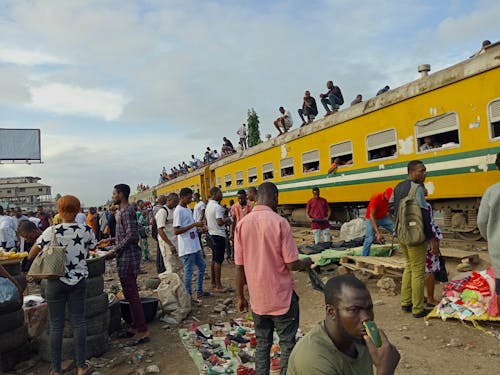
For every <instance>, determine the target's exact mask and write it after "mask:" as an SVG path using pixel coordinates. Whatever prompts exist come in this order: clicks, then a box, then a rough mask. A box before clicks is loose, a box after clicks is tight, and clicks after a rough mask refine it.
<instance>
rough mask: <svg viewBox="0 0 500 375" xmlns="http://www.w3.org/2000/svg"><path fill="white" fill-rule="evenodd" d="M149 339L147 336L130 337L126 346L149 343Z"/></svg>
mask: <svg viewBox="0 0 500 375" xmlns="http://www.w3.org/2000/svg"><path fill="white" fill-rule="evenodd" d="M150 341H151V339H150V338H149V336H144V337H132V338H131V339H130V340H129V341H128V342H127V344H126V346H137V345H140V344H145V343H147V342H150Z"/></svg>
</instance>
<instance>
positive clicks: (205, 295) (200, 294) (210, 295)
mask: <svg viewBox="0 0 500 375" xmlns="http://www.w3.org/2000/svg"><path fill="white" fill-rule="evenodd" d="M212 296H213V295H212V293H210V292H201V293H197V294H196V298H197V299H199V298H201V297H212Z"/></svg>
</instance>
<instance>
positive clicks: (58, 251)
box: [28, 225, 66, 280]
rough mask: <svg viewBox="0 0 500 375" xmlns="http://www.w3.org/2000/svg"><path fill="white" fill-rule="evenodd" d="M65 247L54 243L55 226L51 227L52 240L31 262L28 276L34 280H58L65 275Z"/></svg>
mask: <svg viewBox="0 0 500 375" xmlns="http://www.w3.org/2000/svg"><path fill="white" fill-rule="evenodd" d="M65 265H66V246H61V245H59V244H58V243H57V241H56V231H55V226H54V225H52V240H51V241H50V243H49V244H48V245H45V246H44V247H43V249H42V250H41V251H40V252H39V253H38V255H37V256H36V257H35V259H34V260H33V263H32V264H31V267H30V270H29V272H28V276H31V277H33V278H34V279H39V280H40V279H58V278H60V277H62V276H64V275H65V273H66V267H65Z"/></svg>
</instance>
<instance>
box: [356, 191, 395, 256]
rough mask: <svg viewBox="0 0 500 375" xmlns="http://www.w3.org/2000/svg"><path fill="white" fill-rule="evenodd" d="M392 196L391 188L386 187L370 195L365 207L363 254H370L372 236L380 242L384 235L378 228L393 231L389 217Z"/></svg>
mask: <svg viewBox="0 0 500 375" xmlns="http://www.w3.org/2000/svg"><path fill="white" fill-rule="evenodd" d="M391 197H392V188H391V187H388V188H387V189H385V191H383V192H381V193H377V194H374V195H372V197H371V198H370V203H368V207H367V209H366V215H365V218H366V221H365V223H366V234H365V242H364V243H363V256H368V255H370V247H371V245H372V243H373V240H374V238H373V237H374V236H375V238H376V239H377V242H378V243H381V242H382V240H383V239H384V237H382V234H381V233H380V228H379V227H382V228H385V229H387V230H388V231H389V232H391V234H392V233H393V232H394V225H393V223H392V220H391V218H390V217H389V215H388V213H389V201H390V199H391Z"/></svg>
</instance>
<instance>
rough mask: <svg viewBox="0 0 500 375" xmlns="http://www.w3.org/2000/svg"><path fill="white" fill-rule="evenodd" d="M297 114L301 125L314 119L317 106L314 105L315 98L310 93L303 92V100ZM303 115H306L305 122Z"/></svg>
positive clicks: (316, 113)
mask: <svg viewBox="0 0 500 375" xmlns="http://www.w3.org/2000/svg"><path fill="white" fill-rule="evenodd" d="M298 112H299V116H300V118H301V119H302V125H301V126H304V125H307V124H310V123H311V122H313V121H314V118H315V117H316V116H317V115H318V107H317V106H316V99H314V98H313V97H312V96H311V93H310V92H309V90H308V91H306V92H305V93H304V100H303V102H302V108H299V110H298ZM304 116H306V117H307V122H306V120H305V119H304Z"/></svg>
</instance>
